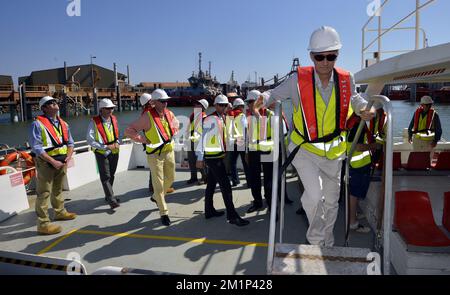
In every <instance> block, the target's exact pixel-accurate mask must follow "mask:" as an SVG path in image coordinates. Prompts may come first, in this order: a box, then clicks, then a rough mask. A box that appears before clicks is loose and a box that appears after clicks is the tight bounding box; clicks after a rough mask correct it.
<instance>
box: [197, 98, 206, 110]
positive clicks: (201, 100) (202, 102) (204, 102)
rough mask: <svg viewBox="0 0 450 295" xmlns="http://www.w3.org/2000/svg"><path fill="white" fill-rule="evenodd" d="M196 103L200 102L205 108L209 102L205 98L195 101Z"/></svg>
mask: <svg viewBox="0 0 450 295" xmlns="http://www.w3.org/2000/svg"><path fill="white" fill-rule="evenodd" d="M196 102H197V103H199V104H201V105H202V107H203V109H205V110H207V109H208V107H209V102H208V101H207V100H206V99H200V100H198V101H196Z"/></svg>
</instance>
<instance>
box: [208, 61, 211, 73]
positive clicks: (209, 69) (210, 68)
mask: <svg viewBox="0 0 450 295" xmlns="http://www.w3.org/2000/svg"><path fill="white" fill-rule="evenodd" d="M208 63H209V75H210V76H211V62H210V61H209V62H208Z"/></svg>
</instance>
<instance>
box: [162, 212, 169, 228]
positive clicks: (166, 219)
mask: <svg viewBox="0 0 450 295" xmlns="http://www.w3.org/2000/svg"><path fill="white" fill-rule="evenodd" d="M161 222H162V224H164V225H165V226H169V225H170V219H169V215H163V216H161Z"/></svg>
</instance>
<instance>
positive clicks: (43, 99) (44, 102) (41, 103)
mask: <svg viewBox="0 0 450 295" xmlns="http://www.w3.org/2000/svg"><path fill="white" fill-rule="evenodd" d="M51 100H56V99H55V98H54V97H51V96H44V97H43V98H41V100H40V101H39V109H41V108H42V106H43V105H45V104H46V103H47V102H49V101H51Z"/></svg>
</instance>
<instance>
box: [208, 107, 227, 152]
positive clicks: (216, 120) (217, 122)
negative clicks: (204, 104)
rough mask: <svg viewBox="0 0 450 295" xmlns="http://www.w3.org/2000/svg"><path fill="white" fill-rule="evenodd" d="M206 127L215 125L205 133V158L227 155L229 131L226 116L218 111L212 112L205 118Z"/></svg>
mask: <svg viewBox="0 0 450 295" xmlns="http://www.w3.org/2000/svg"><path fill="white" fill-rule="evenodd" d="M203 124H205V127H206V129H210V127H212V126H214V129H212V130H209V131H208V132H207V133H206V135H205V137H206V138H205V141H206V142H205V159H220V158H223V157H225V152H226V142H227V132H226V128H227V126H226V122H225V120H224V118H223V117H222V118H221V117H219V116H218V114H217V112H214V113H212V114H211V115H209V116H208V117H206V119H205V120H204V122H203Z"/></svg>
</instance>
